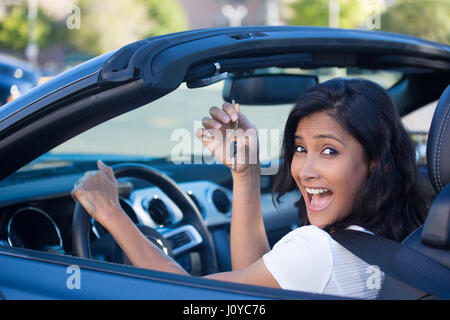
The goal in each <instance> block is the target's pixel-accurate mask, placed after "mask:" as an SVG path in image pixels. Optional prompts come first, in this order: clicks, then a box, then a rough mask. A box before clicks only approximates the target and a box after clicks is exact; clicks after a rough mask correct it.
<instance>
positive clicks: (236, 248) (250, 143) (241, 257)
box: [197, 103, 270, 270]
mask: <svg viewBox="0 0 450 320" xmlns="http://www.w3.org/2000/svg"><path fill="white" fill-rule="evenodd" d="M209 113H210V115H211V118H204V119H203V121H202V122H203V126H204V127H205V128H204V129H202V130H200V131H198V132H197V137H198V138H199V139H200V140H201V141H202V142H203V144H204V145H205V146H206V147H207V148H208V149H209V151H211V153H212V154H213V155H215V156H216V157H217V158H218V159H219V160H220V161H221V162H222V163H223V164H225V165H226V166H228V167H231V159H230V158H229V156H230V155H229V154H228V155H227V152H226V151H227V147H228V146H229V145H230V144H231V139H230V138H229V137H228V136H227V129H228V130H229V129H230V128H231V126H232V121H236V120H239V128H240V129H241V130H242V132H243V133H244V135H242V136H240V137H239V138H238V164H237V167H236V170H232V171H231V172H232V175H233V208H232V212H233V213H232V218H231V235H230V238H231V240H230V242H231V244H230V245H231V262H232V268H233V270H239V269H242V268H245V267H247V266H249V265H251V264H252V263H254V262H255V261H257V260H258V259H259V258H261V257H262V256H263V255H264V254H265V253H266V252H268V251H269V250H270V247H269V242H268V240H267V236H266V231H265V229H264V222H263V218H262V212H261V194H260V193H261V191H260V171H261V167H260V164H259V155H258V140H257V131H256V128H255V127H254V126H253V125H252V124H251V123H250V122H249V121H248V119H247V118H246V117H245V115H243V114H242V113H241V112H240V108H239V105H235V106H234V107H233V106H232V105H231V104H229V103H224V104H223V106H222V109H219V108H217V107H212V108H211V109H210V111H209ZM208 131H209V132H212V133H213V135H214V133H215V132H217V131H218V132H219V133H220V135H221V136H222V137H223V139H219V141H218V140H217V139H213V138H210V137H208V135H207V134H208ZM252 154H253V155H256V157H254V158H252V156H251V155H252ZM239 155H240V156H241V157H239Z"/></svg>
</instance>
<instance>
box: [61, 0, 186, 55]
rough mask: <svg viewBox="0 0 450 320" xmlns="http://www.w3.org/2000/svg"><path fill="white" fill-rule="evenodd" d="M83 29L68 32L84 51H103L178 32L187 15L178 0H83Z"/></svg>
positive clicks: (79, 4)
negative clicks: (150, 37)
mask: <svg viewBox="0 0 450 320" xmlns="http://www.w3.org/2000/svg"><path fill="white" fill-rule="evenodd" d="M78 6H79V7H80V10H81V28H80V29H78V30H75V29H74V30H70V31H68V33H69V36H70V38H71V43H72V44H74V46H75V47H76V48H77V49H79V50H82V51H85V52H89V53H92V54H101V53H104V52H108V51H112V50H115V49H118V48H120V47H121V46H123V45H125V44H127V43H130V42H134V41H137V40H140V39H143V38H146V37H149V36H153V35H157V34H162V33H169V32H176V31H180V30H183V29H184V28H185V26H186V23H185V21H186V18H185V17H184V15H183V11H182V10H181V8H180V6H179V5H178V3H177V2H176V1H175V0H157V1H155V0H127V1H123V0H102V1H91V0H80V1H79V2H78Z"/></svg>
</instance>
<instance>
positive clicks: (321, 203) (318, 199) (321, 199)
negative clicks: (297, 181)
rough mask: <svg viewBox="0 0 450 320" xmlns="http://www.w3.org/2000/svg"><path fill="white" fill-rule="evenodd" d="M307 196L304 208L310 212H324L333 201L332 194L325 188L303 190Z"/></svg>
mask: <svg viewBox="0 0 450 320" xmlns="http://www.w3.org/2000/svg"><path fill="white" fill-rule="evenodd" d="M305 189H306V194H307V196H308V197H307V199H305V200H307V201H305V202H306V206H307V207H308V209H309V210H311V211H322V210H325V209H326V208H327V207H328V206H329V205H330V203H331V201H332V200H333V192H332V191H331V190H329V189H326V188H305Z"/></svg>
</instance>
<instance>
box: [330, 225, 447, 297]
mask: <svg viewBox="0 0 450 320" xmlns="http://www.w3.org/2000/svg"><path fill="white" fill-rule="evenodd" d="M330 235H331V237H332V238H333V239H334V240H336V242H338V243H339V244H340V245H342V246H343V247H344V248H345V249H347V250H348V251H350V252H351V253H353V254H354V255H356V256H357V257H358V258H360V259H361V260H363V261H365V262H366V263H368V264H369V265H374V266H378V267H379V268H380V270H381V271H382V272H384V273H385V274H387V275H389V276H391V277H393V278H394V279H397V280H400V281H402V282H404V283H406V284H408V285H410V286H412V287H414V288H416V289H419V290H422V291H425V292H427V293H430V294H433V295H434V296H436V297H438V298H440V299H450V269H448V268H446V267H445V266H443V265H442V264H440V263H437V262H435V261H433V260H432V259H430V258H428V257H427V256H425V255H423V254H421V253H419V252H417V251H416V250H414V249H412V248H409V247H408V246H406V245H402V244H400V243H398V242H395V241H393V240H390V239H387V238H383V237H380V236H376V235H372V234H368V233H366V232H362V231H356V230H348V229H347V230H338V231H335V232H333V233H331V234H330Z"/></svg>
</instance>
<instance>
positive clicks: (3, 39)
mask: <svg viewBox="0 0 450 320" xmlns="http://www.w3.org/2000/svg"><path fill="white" fill-rule="evenodd" d="M7 10H8V11H7V13H6V14H5V17H4V18H3V20H2V21H1V22H0V47H3V48H8V49H13V50H23V49H25V47H26V46H27V44H28V37H29V30H28V23H29V21H28V8H27V6H26V5H25V4H22V5H16V6H12V7H10V8H8V9H7ZM52 23H53V21H52V20H51V19H50V18H49V17H48V16H47V15H45V13H44V12H43V11H42V10H40V9H38V17H37V21H36V31H35V32H36V41H37V44H38V45H39V46H40V47H43V46H46V45H47V44H48V43H49V37H48V36H49V34H50V33H51V30H52Z"/></svg>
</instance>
